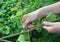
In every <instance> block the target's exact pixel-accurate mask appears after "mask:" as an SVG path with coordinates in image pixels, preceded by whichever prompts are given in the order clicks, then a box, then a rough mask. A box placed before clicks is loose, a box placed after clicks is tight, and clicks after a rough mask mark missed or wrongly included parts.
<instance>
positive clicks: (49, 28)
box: [43, 26, 54, 32]
mask: <svg viewBox="0 0 60 42" xmlns="http://www.w3.org/2000/svg"><path fill="white" fill-rule="evenodd" d="M43 28H44V29H45V30H47V31H48V32H53V31H54V30H53V29H54V27H48V26H43Z"/></svg>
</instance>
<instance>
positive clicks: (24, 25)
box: [22, 19, 30, 28]
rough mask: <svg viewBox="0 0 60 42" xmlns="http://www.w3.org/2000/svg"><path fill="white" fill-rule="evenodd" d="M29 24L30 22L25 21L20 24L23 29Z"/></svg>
mask: <svg viewBox="0 0 60 42" xmlns="http://www.w3.org/2000/svg"><path fill="white" fill-rule="evenodd" d="M29 22H30V20H29V19H27V20H26V21H25V22H24V23H23V24H22V26H23V28H24V27H26V26H27V25H28V23H29Z"/></svg>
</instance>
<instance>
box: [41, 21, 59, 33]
mask: <svg viewBox="0 0 60 42" xmlns="http://www.w3.org/2000/svg"><path fill="white" fill-rule="evenodd" d="M42 24H43V25H44V26H42V27H43V28H44V29H45V30H47V31H48V32H50V33H60V22H46V21H44V22H43V23H42Z"/></svg>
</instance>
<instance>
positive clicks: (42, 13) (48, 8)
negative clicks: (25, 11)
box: [38, 5, 51, 17]
mask: <svg viewBox="0 0 60 42" xmlns="http://www.w3.org/2000/svg"><path fill="white" fill-rule="evenodd" d="M50 11H51V6H50V5H49V6H45V7H42V8H40V9H39V14H38V17H44V16H46V15H47V14H48V13H49V12H50Z"/></svg>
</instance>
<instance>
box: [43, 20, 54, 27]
mask: <svg viewBox="0 0 60 42" xmlns="http://www.w3.org/2000/svg"><path fill="white" fill-rule="evenodd" d="M53 24H54V23H52V22H47V21H44V22H42V25H44V26H53Z"/></svg>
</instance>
